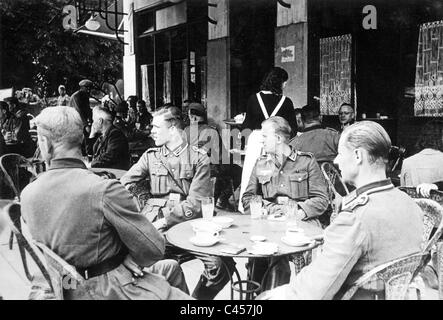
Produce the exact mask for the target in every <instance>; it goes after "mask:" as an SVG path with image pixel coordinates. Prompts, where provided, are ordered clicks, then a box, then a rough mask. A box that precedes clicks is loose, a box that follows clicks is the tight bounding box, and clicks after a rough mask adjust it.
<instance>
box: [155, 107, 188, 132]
mask: <svg viewBox="0 0 443 320" xmlns="http://www.w3.org/2000/svg"><path fill="white" fill-rule="evenodd" d="M157 116H163V118H164V119H165V121H166V122H168V123H169V124H170V125H171V126H175V127H177V128H178V129H183V119H182V112H181V110H180V109H179V108H177V107H174V106H167V107H163V108H160V109H158V110H156V111H155V112H154V113H153V114H152V117H153V118H154V117H157Z"/></svg>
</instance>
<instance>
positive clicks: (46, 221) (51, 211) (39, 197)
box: [21, 106, 190, 300]
mask: <svg viewBox="0 0 443 320" xmlns="http://www.w3.org/2000/svg"><path fill="white" fill-rule="evenodd" d="M36 123H37V134H38V144H39V147H40V150H41V152H42V156H43V158H44V160H45V161H46V162H47V163H48V164H49V170H48V171H46V172H44V173H42V174H41V175H39V177H38V178H37V180H35V181H34V182H32V183H31V184H29V185H28V186H27V187H26V188H25V189H24V190H23V192H22V194H21V205H22V214H23V218H24V220H25V221H26V223H27V225H28V227H29V231H30V233H31V235H32V237H33V238H34V239H35V240H36V241H39V242H42V243H43V244H45V245H46V246H48V247H49V248H50V249H51V250H53V251H54V252H55V253H56V254H58V255H59V256H60V257H61V258H63V259H64V260H66V261H67V262H68V263H69V264H71V265H73V266H74V267H75V268H76V270H77V272H79V273H80V274H81V275H82V276H83V277H84V278H85V280H86V282H85V283H84V285H80V286H72V287H71V290H65V292H64V294H65V297H66V298H67V299H112V300H115V299H189V298H190V297H189V296H188V295H187V294H185V292H187V290H188V289H187V285H186V282H185V279H184V276H183V272H182V270H181V268H180V266H179V265H178V264H177V263H176V261H174V260H162V259H163V254H164V250H165V242H164V239H163V236H162V235H161V234H160V233H159V232H158V231H157V230H156V229H155V227H154V226H153V225H152V223H151V222H149V221H148V220H147V219H146V218H145V217H144V216H143V215H141V214H139V213H138V210H137V205H136V203H135V202H134V200H133V198H132V196H131V194H130V193H129V192H128V191H127V190H126V189H125V188H124V187H123V186H122V185H121V184H120V183H119V182H118V181H117V180H115V179H103V178H102V177H100V176H98V175H96V174H94V173H93V172H91V171H89V170H87V168H86V166H85V165H84V163H83V161H82V160H81V159H82V156H81V152H80V145H81V142H82V140H83V133H82V130H83V122H82V119H81V118H80V115H79V114H78V113H77V112H76V111H75V110H74V109H73V108H69V107H63V106H61V107H49V108H45V109H43V111H42V112H41V113H40V115H39V116H37V118H36ZM171 285H172V286H174V287H171ZM177 288H179V289H181V290H179V289H177ZM183 291H184V292H183Z"/></svg>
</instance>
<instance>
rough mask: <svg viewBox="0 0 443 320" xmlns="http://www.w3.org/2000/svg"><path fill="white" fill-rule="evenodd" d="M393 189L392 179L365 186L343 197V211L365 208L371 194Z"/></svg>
mask: <svg viewBox="0 0 443 320" xmlns="http://www.w3.org/2000/svg"><path fill="white" fill-rule="evenodd" d="M393 188H394V185H393V184H392V183H391V180H390V179H386V180H380V181H376V182H372V183H369V184H367V185H364V186H362V187H360V188H358V189H356V190H354V191H352V192H351V193H350V194H348V195H346V196H344V197H343V200H342V209H345V210H353V209H354V208H355V207H357V206H363V205H365V204H366V203H367V202H368V200H369V195H370V194H372V193H376V192H380V191H384V190H389V189H393Z"/></svg>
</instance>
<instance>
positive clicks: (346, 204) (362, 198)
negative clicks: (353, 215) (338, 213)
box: [342, 193, 369, 211]
mask: <svg viewBox="0 0 443 320" xmlns="http://www.w3.org/2000/svg"><path fill="white" fill-rule="evenodd" d="M368 201H369V195H367V194H361V195H359V196H357V195H356V194H355V193H351V194H349V195H348V196H346V197H344V198H343V202H342V210H343V211H354V209H355V208H357V207H361V206H364V205H366V204H367V203H368Z"/></svg>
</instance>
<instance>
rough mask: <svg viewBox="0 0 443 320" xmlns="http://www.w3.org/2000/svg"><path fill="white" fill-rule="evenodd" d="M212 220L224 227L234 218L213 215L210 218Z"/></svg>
mask: <svg viewBox="0 0 443 320" xmlns="http://www.w3.org/2000/svg"><path fill="white" fill-rule="evenodd" d="M212 222H214V223H215V224H218V225H219V226H220V227H222V228H223V229H226V228H229V227H230V226H231V225H232V224H233V223H234V219H232V218H229V217H214V218H212Z"/></svg>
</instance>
